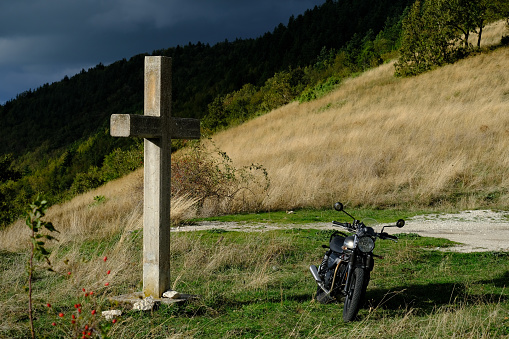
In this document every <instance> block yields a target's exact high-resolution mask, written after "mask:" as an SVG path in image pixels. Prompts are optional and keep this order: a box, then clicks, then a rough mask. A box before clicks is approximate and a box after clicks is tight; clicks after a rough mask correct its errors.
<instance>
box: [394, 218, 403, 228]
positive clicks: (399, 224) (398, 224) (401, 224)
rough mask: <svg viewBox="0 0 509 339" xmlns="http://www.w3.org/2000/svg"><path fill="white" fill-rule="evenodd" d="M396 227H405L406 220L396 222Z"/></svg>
mask: <svg viewBox="0 0 509 339" xmlns="http://www.w3.org/2000/svg"><path fill="white" fill-rule="evenodd" d="M396 226H397V227H399V228H401V227H403V226H405V220H403V219H399V220H398V221H397V222H396Z"/></svg>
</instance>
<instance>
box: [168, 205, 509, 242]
mask: <svg viewBox="0 0 509 339" xmlns="http://www.w3.org/2000/svg"><path fill="white" fill-rule="evenodd" d="M292 227H294V228H296V227H298V228H315V229H332V226H331V224H330V223H313V224H301V225H281V224H271V223H267V224H262V223H239V222H214V221H206V222H200V223H198V224H196V225H191V226H182V227H179V228H176V229H173V231H175V232H183V231H193V230H210V229H224V230H232V231H233V230H235V231H244V232H262V231H267V230H272V229H277V228H292ZM375 230H376V231H380V228H379V227H375ZM388 231H389V233H393V234H394V233H417V234H419V235H420V236H423V237H435V238H446V239H449V240H452V241H455V242H458V243H460V244H459V245H458V246H454V247H449V248H446V249H445V250H447V251H460V252H483V251H509V212H505V211H490V210H475V211H463V212H461V213H457V214H433V215H430V214H428V215H424V216H417V217H414V218H410V219H408V220H406V224H405V227H403V228H401V229H396V228H392V229H388Z"/></svg>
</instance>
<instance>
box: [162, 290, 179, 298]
mask: <svg viewBox="0 0 509 339" xmlns="http://www.w3.org/2000/svg"><path fill="white" fill-rule="evenodd" d="M163 298H169V299H178V298H180V293H179V292H177V291H172V290H169V291H166V292H164V293H163Z"/></svg>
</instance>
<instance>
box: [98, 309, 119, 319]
mask: <svg viewBox="0 0 509 339" xmlns="http://www.w3.org/2000/svg"><path fill="white" fill-rule="evenodd" d="M121 315H122V311H121V310H111V311H103V312H102V316H103V317H105V318H106V319H107V320H111V319H113V318H114V317H120V316H121Z"/></svg>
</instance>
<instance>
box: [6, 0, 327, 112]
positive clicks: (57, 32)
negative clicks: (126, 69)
mask: <svg viewBox="0 0 509 339" xmlns="http://www.w3.org/2000/svg"><path fill="white" fill-rule="evenodd" d="M323 2H324V0H256V1H253V0H249V1H248V0H214V1H212V0H2V1H1V2H0V103H3V102H5V101H6V100H9V99H11V98H13V97H14V96H15V95H16V94H18V93H20V92H23V91H25V90H28V89H30V88H32V89H35V88H37V87H39V86H41V85H43V84H44V83H51V82H54V81H58V80H61V79H62V78H63V77H64V76H65V75H69V76H72V75H74V74H75V73H77V72H79V71H80V70H81V69H82V68H84V69H88V68H89V67H92V66H95V65H97V64H98V63H99V62H102V63H103V64H109V63H111V62H113V61H116V60H119V59H122V58H129V57H131V56H133V55H136V54H139V53H144V52H148V53H150V52H152V51H153V50H157V49H164V48H169V47H173V46H176V45H178V44H179V45H184V44H187V43H189V42H192V43H196V42H198V41H201V42H203V43H210V44H214V43H216V42H219V41H223V40H224V39H228V40H234V39H236V38H256V37H258V36H260V35H262V34H264V33H265V32H267V31H272V30H273V29H274V27H275V26H277V25H278V24H279V23H283V24H286V23H287V22H288V19H289V17H290V16H291V15H295V16H296V15H298V14H301V13H303V12H304V11H305V10H306V9H312V8H313V7H314V6H315V5H319V4H321V3H323Z"/></svg>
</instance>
